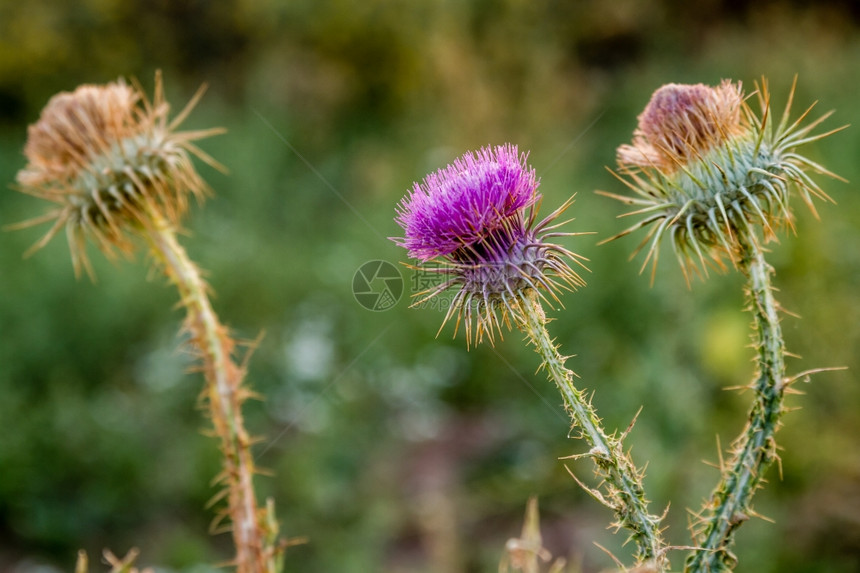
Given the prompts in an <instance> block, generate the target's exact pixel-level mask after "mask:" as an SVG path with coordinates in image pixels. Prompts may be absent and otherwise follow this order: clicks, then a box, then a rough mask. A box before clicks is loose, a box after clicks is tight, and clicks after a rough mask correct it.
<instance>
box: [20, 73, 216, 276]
mask: <svg viewBox="0 0 860 573" xmlns="http://www.w3.org/2000/svg"><path fill="white" fill-rule="evenodd" d="M202 93H203V90H202V89H201V90H199V91H198V92H197V94H196V95H195V96H194V97H193V98H192V99H191V101H190V102H189V103H188V105H187V106H186V107H185V109H184V110H183V111H182V112H181V113H180V114H179V115H178V116H177V117H176V118H174V119H173V120H172V121H168V113H169V109H170V106H169V104H168V103H167V101H166V100H165V98H164V90H163V86H162V81H161V75H160V74H156V78H155V95H154V97H153V99H152V101H150V100H149V99H148V98H147V97H146V95H145V94H144V92H143V90H142V89H141V88H140V86H139V85H137V84H134V85H128V84H127V83H125V82H124V81H123V80H119V81H117V82H113V83H109V84H107V85H98V86H97V85H84V86H80V87H78V88H77V89H76V90H75V91H74V92H63V93H60V94H57V95H55V96H54V97H53V98H51V100H50V101H49V102H48V105H46V106H45V108H44V109H43V110H42V114H41V117H40V118H39V121H37V122H36V123H35V124H33V125H31V126H30V127H29V129H28V132H27V136H28V137H27V144H26V146H25V147H24V155H25V156H26V158H27V162H28V163H27V166H26V167H25V168H24V169H22V170H21V171H20V172H19V173H18V177H17V181H18V184H19V185H20V187H19V189H20V191H22V192H24V193H27V194H30V195H33V196H35V197H39V198H41V199H45V200H47V201H50V202H51V203H53V204H55V205H56V207H55V208H54V209H52V210H51V211H49V212H48V213H46V214H44V215H42V216H41V217H38V218H35V219H31V220H29V221H25V222H23V223H20V224H18V225H16V226H15V227H16V228H22V227H28V226H31V225H35V224H39V223H42V222H46V221H53V225H52V227H51V228H50V230H49V231H48V232H47V233H46V234H45V235H44V236H43V237H42V238H41V239H40V240H39V241H38V242H37V243H36V244H35V245H33V247H32V248H31V249H30V250H29V251H28V254H29V253H31V252H32V251H35V250H38V249H39V248H41V247H43V246H44V245H46V244H47V243H48V242H49V241H50V240H51V238H52V237H53V236H54V235H55V234H57V232H59V231H60V230H61V229H62V228H63V227H65V229H66V234H67V237H68V241H69V248H70V250H71V255H72V262H73V265H74V268H75V273H76V274H80V271H81V269H82V268H83V269H86V271H87V272H88V273H89V274H90V275H92V269H91V267H90V264H89V260H88V259H87V256H86V252H85V239H86V237H90V238H92V239H93V241H94V242H95V243H96V245H97V246H98V247H99V248H100V249H101V250H102V251H103V252H105V253H106V254H107V255H112V254H113V253H114V251H115V249H119V250H120V251H121V252H130V250H131V249H132V243H131V241H130V238H129V236H128V231H133V230H135V229H141V228H147V227H151V226H152V225H153V224H155V222H156V221H163V222H167V223H168V224H171V225H174V224H178V223H179V221H180V218H181V216H182V214H183V213H184V212H185V211H186V209H187V206H188V196H189V195H193V196H194V197H196V198H197V199H198V200H202V199H203V198H204V196H205V195H206V194H207V191H208V188H207V186H206V184H205V183H204V182H203V180H202V179H201V178H200V176H199V175H198V174H197V172H196V171H195V169H194V165H193V163H192V161H191V156H192V155H195V156H197V157H198V158H200V159H202V160H203V161H205V162H206V163H208V164H210V165H212V166H214V167H216V168H219V169H220V168H221V166H220V165H218V164H217V163H216V162H215V161H214V160H213V159H211V158H210V157H209V156H208V155H206V154H205V153H203V152H202V151H201V150H200V149H198V148H197V147H196V146H195V145H194V144H193V141H195V140H198V139H201V138H204V137H208V136H210V135H214V134H216V133H220V132H221V131H222V130H220V129H207V130H198V131H177V127H178V126H179V125H180V124H181V123H182V121H183V120H184V119H185V118H186V117H187V115H188V113H189V112H190V111H191V109H192V108H193V107H194V105H195V104H196V103H197V101H198V99H199V98H200V96H201V95H202Z"/></svg>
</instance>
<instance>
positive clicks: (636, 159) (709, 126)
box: [603, 80, 841, 276]
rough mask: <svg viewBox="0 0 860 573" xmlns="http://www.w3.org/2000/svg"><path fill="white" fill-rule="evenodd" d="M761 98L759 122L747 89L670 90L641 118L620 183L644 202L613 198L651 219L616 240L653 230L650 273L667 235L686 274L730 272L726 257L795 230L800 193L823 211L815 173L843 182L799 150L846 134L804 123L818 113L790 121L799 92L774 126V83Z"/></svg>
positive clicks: (623, 154) (734, 258) (622, 160)
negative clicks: (793, 204)
mask: <svg viewBox="0 0 860 573" xmlns="http://www.w3.org/2000/svg"><path fill="white" fill-rule="evenodd" d="M757 94H758V100H759V107H760V113H759V114H756V113H755V112H753V111H752V109H751V108H750V107H749V105H748V104H747V103H746V99H745V96H744V94H743V90H742V89H741V84H740V83H737V84H735V83H732V82H730V81H728V80H724V81H723V82H722V83H721V84H720V85H719V86H717V87H709V86H705V85H703V84H696V85H679V84H669V85H665V86H663V87H661V88H660V89H658V90H657V91H656V92H655V93H654V95H653V96H652V98H651V101H650V102H649V103H648V106H647V107H646V108H645V111H643V112H642V114H640V116H639V125H638V127H637V129H636V130H635V132H634V136H633V143H632V145H622V146H620V147H619V148H618V166H619V179H621V180H622V181H623V182H624V183H625V184H626V185H627V187H628V188H630V189H631V190H632V191H633V192H634V193H635V196H633V197H629V196H621V195H615V194H611V193H603V194H604V195H608V196H610V197H613V198H615V199H619V200H621V201H624V202H625V203H627V204H630V205H636V206H638V207H639V209H637V210H636V211H634V212H632V213H628V215H644V219H642V220H641V221H640V222H638V223H636V224H635V225H633V226H632V227H630V228H628V229H626V230H625V231H622V232H621V233H620V234H618V235H616V236H615V237H612V238H611V239H609V240H613V239H616V238H619V237H622V236H624V235H627V234H629V233H631V232H633V231H635V230H636V229H639V228H640V227H645V226H651V228H650V230H649V231H648V234H647V235H646V237H645V239H644V240H643V242H642V244H641V245H640V247H639V248H640V249H641V248H642V247H644V246H645V245H646V244H649V243H650V245H649V248H648V254H647V256H646V258H645V262H644V263H643V267H642V268H643V269H644V268H645V266H646V265H647V264H648V262H649V261H651V262H652V263H653V265H654V267H655V268H656V264H657V259H658V255H659V245H660V241H661V239H662V237H663V235H666V234H668V235H669V236H670V237H671V240H672V245H673V247H674V251H675V254H676V256H677V257H678V260H679V261H680V263H681V267H682V269H683V270H684V274H685V276H688V270H689V269H691V268H692V269H694V270H695V269H698V268H701V269H702V270H703V271H704V272H707V267H708V265H716V266H717V267H719V268H724V267H725V265H724V263H723V260H724V258H726V257H727V258H728V259H729V260H730V261H731V262H732V263H737V262H738V259H739V257H740V255H741V253H742V252H743V246H744V245H745V244H758V241H760V239H759V233H761V236H762V237H763V238H764V240H765V241H767V240H770V239H773V238H775V231H776V230H777V229H779V228H781V227H793V214H792V210H791V208H790V204H789V200H790V198H791V194H792V191H793V192H795V193H797V194H799V195H800V197H801V198H802V199H803V201H804V202H805V203H806V205H807V206H808V207H809V208H810V210H812V212H813V213H815V207H814V205H813V198H819V199H824V200H830V197H828V196H827V194H826V193H825V192H824V191H823V190H822V189H821V188H820V187H819V186H818V184H817V183H816V182H815V181H813V180H812V179H811V178H810V177H809V175H808V174H807V171H813V172H816V173H822V174H826V175H831V176H834V175H833V174H832V173H830V172H829V171H827V170H826V169H825V168H823V167H822V166H820V165H818V164H817V163H815V162H813V161H812V160H810V159H809V158H807V157H805V156H803V155H801V154H799V153H798V152H797V149H798V148H799V147H801V146H803V145H806V144H808V143H811V142H813V141H817V140H819V139H822V138H824V137H827V136H828V135H830V134H832V133H834V132H835V131H838V129H837V130H833V131H830V132H827V133H819V134H814V135H813V134H811V132H812V131H813V129H815V127H816V126H818V125H819V124H820V123H821V122H822V121H823V120H824V119H826V118H827V117H828V116H829V115H830V114H829V113H828V114H825V115H824V116H823V117H821V118H819V119H817V120H815V121H812V122H809V123H806V124H804V122H803V120H804V119H805V118H806V117H807V116H808V115H809V112H810V111H811V109H812V106H810V108H809V109H807V110H806V112H805V113H803V114H802V115H801V117H800V118H798V119H797V120H795V121H793V122H792V121H790V119H789V117H790V111H791V101H792V99H793V95H794V86H792V90H791V94H790V95H789V100H788V103H787V104H786V107H785V111H784V112H783V114H782V117H781V119H780V120H779V123H778V124H774V121H773V119H772V114H771V108H770V94H769V93H768V90H767V84H766V83H762V85H761V87H760V88H759V89H758V91H757ZM839 129H841V128H839ZM756 229H759V231H756ZM637 250H638V249H637Z"/></svg>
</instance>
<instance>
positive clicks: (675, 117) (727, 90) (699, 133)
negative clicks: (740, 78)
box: [618, 80, 746, 173]
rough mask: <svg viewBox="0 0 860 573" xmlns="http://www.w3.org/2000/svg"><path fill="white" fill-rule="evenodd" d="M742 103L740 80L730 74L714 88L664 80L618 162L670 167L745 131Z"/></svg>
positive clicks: (667, 168)
mask: <svg viewBox="0 0 860 573" xmlns="http://www.w3.org/2000/svg"><path fill="white" fill-rule="evenodd" d="M742 105H743V94H742V91H741V84H740V83H737V84H733V83H732V82H731V81H729V80H723V82H722V83H721V84H720V85H719V86H717V87H713V88H712V87H710V86H706V85H704V84H695V85H684V84H667V85H665V86H662V87H661V88H659V89H658V90H657V91H656V92H654V95H652V96H651V101H649V102H648V105H647V106H646V107H645V111H643V112H642V113H641V114H640V115H639V117H638V120H639V126H638V127H637V129H636V130H635V131H634V132H633V145H622V146H621V147H619V148H618V162H619V163H620V164H621V165H627V166H638V167H655V168H657V169H660V170H661V171H664V172H667V173H671V172H672V171H675V170H677V169H678V168H679V167H680V166H682V165H684V164H686V163H688V162H689V161H690V160H692V159H695V158H698V157H702V156H703V155H705V154H706V153H707V152H708V151H710V150H711V149H712V148H714V147H715V146H717V145H719V144H720V143H721V142H722V141H724V140H725V139H727V138H728V137H730V136H735V135H739V134H741V133H743V131H744V129H745V128H746V127H745V125H744V124H742V119H743V116H742V115H741V106H742Z"/></svg>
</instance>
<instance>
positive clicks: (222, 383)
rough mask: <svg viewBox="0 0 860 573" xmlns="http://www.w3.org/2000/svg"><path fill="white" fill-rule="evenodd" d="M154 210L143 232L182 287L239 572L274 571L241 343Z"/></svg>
mask: <svg viewBox="0 0 860 573" xmlns="http://www.w3.org/2000/svg"><path fill="white" fill-rule="evenodd" d="M151 211H153V212H151V213H149V216H150V218H151V221H152V225H147V228H146V229H145V230H144V231H143V235H144V237H145V238H146V240H147V241H148V243H149V245H150V248H151V250H152V253H153V254H154V256H155V258H156V259H157V261H158V262H159V263H161V265H162V266H163V268H164V272H165V274H166V275H167V276H168V278H169V279H170V281H171V282H173V283H174V284H175V285H176V287H177V289H178V290H179V295H180V298H181V302H182V305H183V306H184V307H185V310H186V312H187V316H186V323H185V328H186V329H187V330H188V332H189V333H190V335H191V342H192V344H193V345H194V347H195V348H194V350H195V353H196V354H197V355H198V357H199V358H200V360H201V362H202V365H203V367H202V370H203V373H204V375H205V377H206V388H205V390H204V394H203V395H204V396H205V397H206V398H207V399H206V403H207V405H208V407H209V415H210V417H211V419H212V424H213V426H214V429H215V434H217V436H218V437H219V438H220V440H221V450H222V453H223V458H224V459H223V463H224V471H223V473H222V474H221V475H220V476H219V477H218V478H217V479H216V481H220V482H223V483H224V484H225V486H226V495H227V503H228V511H229V516H230V519H231V521H232V523H231V525H230V529H231V530H232V535H233V541H234V543H235V546H236V562H235V565H236V568H237V571H238V573H257V572H263V571H266V572H267V573H274V571H276V566H275V563H276V561H277V559H276V557H277V555H276V554H277V553H278V551H277V550H276V549H275V548H274V546H273V543H272V541H273V540H270V539H268V538H270V537H272V536H271V535H267V533H268V534H271V533H272V532H267V531H264V529H265V527H264V526H263V525H261V522H262V523H263V524H265V523H266V522H267V520H266V519H264V518H272V517H273V516H271V515H266V514H267V513H268V512H267V510H261V509H259V508H258V507H257V500H256V497H255V495H254V487H253V477H254V473H255V469H254V458H253V456H252V455H251V450H250V445H251V442H252V440H251V438H250V437H249V435H248V432H247V430H246V429H245V426H244V422H243V419H242V411H241V406H242V402H243V401H244V400H245V399H246V398H247V397H248V395H249V391H248V390H247V389H246V388H244V387H243V386H242V378H243V376H244V370H243V368H242V367H241V366H239V365H238V364H236V362H235V361H234V360H233V356H232V353H233V349H234V346H235V343H234V342H233V340H232V339H231V338H230V336H229V335H228V334H227V329H226V328H225V327H224V326H223V325H222V324H221V323H220V322H219V320H218V317H217V315H216V314H215V312H214V311H213V309H212V305H211V304H210V302H209V297H208V295H207V286H206V283H205V282H204V281H203V279H202V277H201V276H200V271H199V270H198V268H197V267H196V266H195V265H194V263H193V262H192V261H191V260H190V259H189V258H188V255H187V254H186V252H185V249H183V248H182V246H181V245H180V244H179V243H178V242H177V240H176V235H175V234H174V230H173V229H172V228H171V226H170V225H169V224H168V223H167V221H166V220H165V219H164V218H163V217H162V216H161V215H160V214H158V213H157V212H154V211H155V210H151Z"/></svg>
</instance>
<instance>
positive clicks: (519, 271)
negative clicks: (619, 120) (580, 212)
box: [392, 144, 585, 343]
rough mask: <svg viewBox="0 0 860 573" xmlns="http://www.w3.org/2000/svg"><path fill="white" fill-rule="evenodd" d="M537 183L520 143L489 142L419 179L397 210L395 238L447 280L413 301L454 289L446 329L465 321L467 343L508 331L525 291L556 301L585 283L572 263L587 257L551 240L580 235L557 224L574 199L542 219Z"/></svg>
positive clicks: (424, 266)
mask: <svg viewBox="0 0 860 573" xmlns="http://www.w3.org/2000/svg"><path fill="white" fill-rule="evenodd" d="M538 184H539V182H538V179H537V177H536V175H535V171H534V169H532V168H530V167H529V166H528V165H527V164H526V155H525V154H522V155H521V154H520V153H519V151H518V149H517V147H516V146H514V145H510V144H507V145H501V146H496V147H485V148H483V149H481V150H480V151H478V152H475V153H467V154H466V155H463V156H462V157H460V158H458V159H457V160H455V161H454V163H453V164H451V165H449V166H448V167H446V168H444V169H440V170H438V171H436V172H435V173H432V174H430V175H428V176H427V177H425V178H424V180H423V181H422V182H421V183H416V184H415V185H414V187H413V189H412V191H411V193H409V194H408V195H407V196H406V197H404V198H403V200H402V201H401V202H400V204H399V205H398V207H397V216H396V218H395V221H396V222H397V223H398V224H399V225H400V226H401V227H402V228H403V231H404V236H403V237H402V238H401V237H397V238H393V239H392V240H394V241H395V242H396V243H397V244H398V245H400V246H402V247H405V248H406V249H407V250H408V252H409V256H410V257H412V258H414V259H417V260H418V265H417V266H416V267H414V268H415V269H416V270H418V271H423V272H429V273H437V274H438V275H440V276H441V277H442V278H441V280H440V282H439V284H438V285H436V286H434V287H432V288H430V289H427V290H426V291H423V292H421V293H418V295H417V296H419V297H420V299H419V300H418V302H416V303H415V304H416V305H419V304H422V303H424V302H426V301H428V300H430V299H432V298H434V297H436V296H437V295H440V294H441V293H443V292H445V291H446V290H448V289H452V290H453V291H454V295H453V298H452V301H451V304H450V306H449V307H448V310H447V313H446V315H445V318H444V320H443V322H442V326H444V325H445V323H446V322H447V321H448V320H450V319H451V318H452V317H453V316H455V315H456V317H457V320H456V326H455V329H454V333H455V334H456V332H457V329H458V328H459V325H460V322H461V321H462V322H464V323H465V329H466V338H467V343H469V342H471V341H475V342H480V341H481V340H482V339H483V337H484V336H485V335H486V336H487V338H488V339H489V340H490V342H492V341H493V339H494V336H495V333H496V332H498V333H499V334H501V330H502V325H506V326H507V327H508V328H510V327H511V323H510V317H511V316H512V317H513V318H514V319H515V320H516V319H517V318H518V316H519V311H518V309H519V305H520V304H521V301H522V297H523V295H524V293H525V292H526V291H527V290H529V289H534V290H536V291H538V292H539V293H541V295H542V296H543V295H544V294H549V295H550V296H551V297H553V298H554V299H555V300H558V297H557V294H556V292H557V291H558V289H559V288H567V289H570V290H573V289H575V288H576V287H578V286H582V285H584V284H585V283H584V281H583V280H582V278H581V277H580V276H579V275H578V274H577V273H576V272H575V271H574V270H573V269H572V268H571V266H570V264H569V261H574V262H576V263H578V264H580V265H582V263H581V261H582V260H584V259H583V258H582V257H581V256H579V255H576V254H575V253H573V252H571V251H569V250H568V249H566V248H564V247H562V246H560V245H557V244H555V243H552V242H548V241H547V239H549V238H551V237H558V236H566V235H573V234H574V233H565V232H560V231H557V229H558V228H559V227H560V226H561V223H559V224H553V222H554V221H555V219H556V218H558V216H559V215H560V214H561V213H563V212H564V211H565V209H567V208H568V207H569V206H570V204H571V203H572V199H571V200H568V201H567V202H566V203H565V204H564V205H562V206H561V207H560V208H559V209H557V210H556V211H555V212H553V213H552V214H551V215H549V216H548V217H547V218H545V219H543V220H542V221H540V222H538V221H537V209H538V204H539V202H540V194H538V192H537V188H538ZM440 331H441V328H440Z"/></svg>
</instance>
